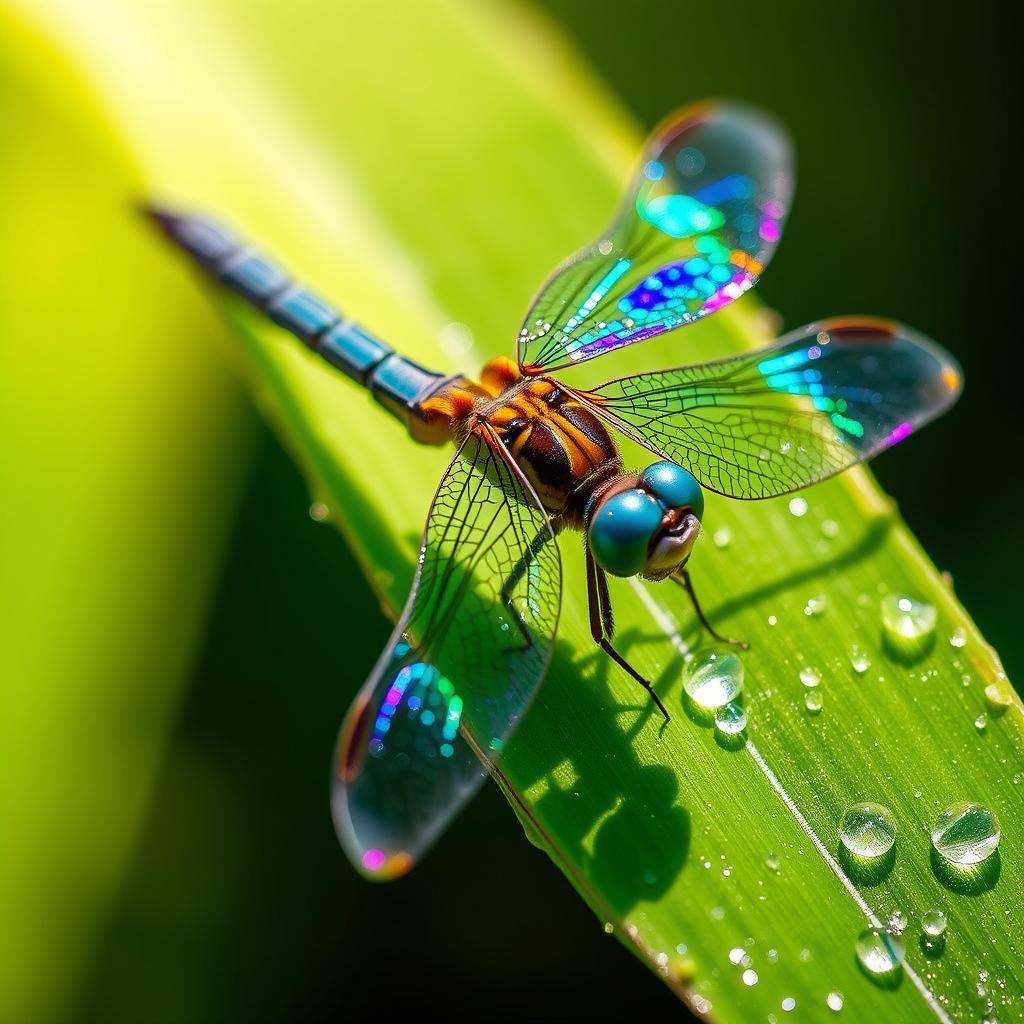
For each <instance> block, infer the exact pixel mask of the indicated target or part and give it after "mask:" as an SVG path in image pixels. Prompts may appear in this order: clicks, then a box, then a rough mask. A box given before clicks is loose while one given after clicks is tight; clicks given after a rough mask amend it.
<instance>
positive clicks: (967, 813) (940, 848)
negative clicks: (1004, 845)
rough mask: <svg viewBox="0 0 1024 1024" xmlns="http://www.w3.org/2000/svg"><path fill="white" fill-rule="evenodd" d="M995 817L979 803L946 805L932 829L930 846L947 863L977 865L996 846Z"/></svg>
mask: <svg viewBox="0 0 1024 1024" xmlns="http://www.w3.org/2000/svg"><path fill="white" fill-rule="evenodd" d="M1000 835H1001V833H1000V830H999V819H998V818H997V817H996V816H995V813H994V812H993V811H990V810H989V809H988V808H987V807H983V806H982V805H981V804H972V803H959V804H953V806H952V807H947V808H946V809H945V810H944V811H943V812H942V813H941V814H940V815H939V817H938V820H937V821H936V822H935V827H934V828H933V829H932V845H933V846H934V847H935V850H936V852H937V853H938V854H939V855H940V856H942V857H943V858H945V859H946V860H948V861H949V862H950V863H951V864H960V865H970V864H980V863H981V862H982V861H983V860H985V859H986V858H987V857H989V856H991V855H992V853H994V852H995V849H996V847H997V846H998V845H999V837H1000Z"/></svg>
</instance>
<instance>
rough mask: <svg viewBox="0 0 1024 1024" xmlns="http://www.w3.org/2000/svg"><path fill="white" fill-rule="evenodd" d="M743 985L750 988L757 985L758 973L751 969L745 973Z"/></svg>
mask: <svg viewBox="0 0 1024 1024" xmlns="http://www.w3.org/2000/svg"><path fill="white" fill-rule="evenodd" d="M743 984H744V985H746V986H747V987H748V988H750V987H752V986H754V985H756V984H757V971H752V970H751V969H750V968H749V967H748V968H747V969H746V970H745V971H744V972H743Z"/></svg>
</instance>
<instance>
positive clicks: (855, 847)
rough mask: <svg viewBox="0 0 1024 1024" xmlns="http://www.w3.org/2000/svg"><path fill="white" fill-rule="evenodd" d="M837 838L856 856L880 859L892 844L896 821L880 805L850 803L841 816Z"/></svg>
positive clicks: (887, 809) (894, 839) (890, 813)
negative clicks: (850, 805) (851, 804)
mask: <svg viewBox="0 0 1024 1024" xmlns="http://www.w3.org/2000/svg"><path fill="white" fill-rule="evenodd" d="M839 838H840V839H841V840H842V842H843V846H845V847H846V848H847V849H848V850H849V851H850V853H853V854H856V855H857V856H858V857H884V856H885V854H887V853H888V852H889V851H890V850H891V849H892V847H893V843H895V842H896V819H895V818H894V817H893V815H892V811H890V810H889V808H888V807H883V806H882V805H881V804H873V803H863V804H854V805H853V806H852V807H849V808H848V809H847V811H846V813H845V814H844V815H843V821H842V824H841V825H840V827H839Z"/></svg>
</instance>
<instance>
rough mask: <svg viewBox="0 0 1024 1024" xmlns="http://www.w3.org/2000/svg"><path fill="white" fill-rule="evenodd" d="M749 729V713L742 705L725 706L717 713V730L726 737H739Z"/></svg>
mask: <svg viewBox="0 0 1024 1024" xmlns="http://www.w3.org/2000/svg"><path fill="white" fill-rule="evenodd" d="M746 727H747V712H746V710H745V709H744V707H743V705H742V704H739V703H736V702H734V703H731V704H723V705H722V707H720V708H719V709H718V710H717V711H716V712H715V728H716V729H717V730H718V731H719V732H722V733H725V735H726V736H737V735H739V733H741V732H743V730H744V729H746Z"/></svg>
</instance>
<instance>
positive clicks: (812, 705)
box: [804, 690, 825, 715]
mask: <svg viewBox="0 0 1024 1024" xmlns="http://www.w3.org/2000/svg"><path fill="white" fill-rule="evenodd" d="M824 706H825V698H824V697H823V696H822V695H821V690H808V691H807V692H806V693H805V694H804V707H805V708H807V710H808V711H810V713H811V714H812V715H816V714H818V712H819V711H821V709H822V708H823V707H824Z"/></svg>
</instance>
